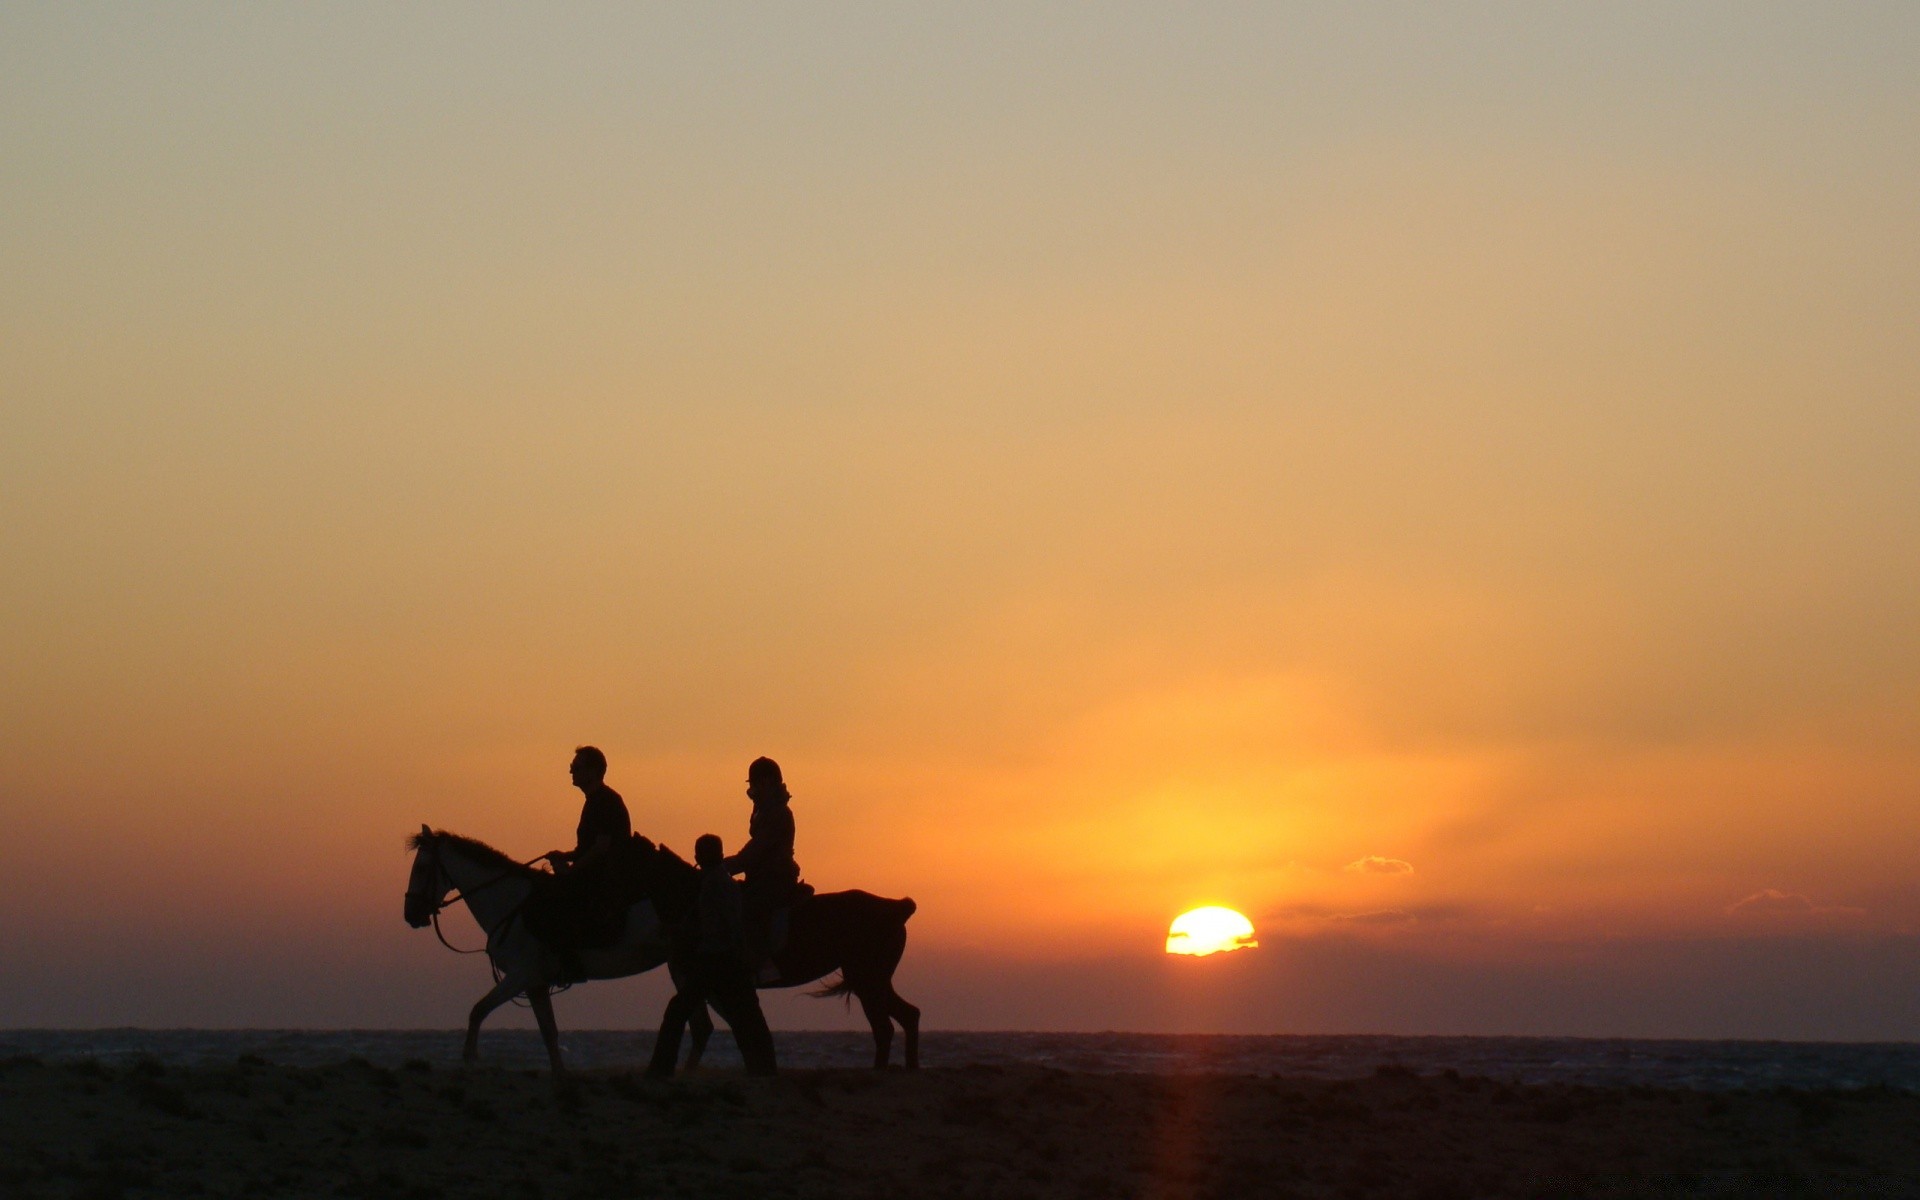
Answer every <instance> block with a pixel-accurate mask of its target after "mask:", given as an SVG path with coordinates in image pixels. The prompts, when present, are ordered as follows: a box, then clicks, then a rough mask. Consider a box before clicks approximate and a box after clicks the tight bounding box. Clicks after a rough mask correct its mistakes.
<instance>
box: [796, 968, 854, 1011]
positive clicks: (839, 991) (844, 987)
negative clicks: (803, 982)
mask: <svg viewBox="0 0 1920 1200" xmlns="http://www.w3.org/2000/svg"><path fill="white" fill-rule="evenodd" d="M807 995H809V996H817V997H819V998H820V999H822V1000H826V999H830V998H831V997H834V996H842V997H845V998H846V1001H847V1003H848V1004H852V1003H853V985H852V984H850V983H848V982H847V976H846V972H844V971H843V972H841V973H840V974H839V975H838V976H837V977H835V979H834V981H833V982H832V983H829V984H827V985H826V986H825V987H818V988H815V989H813V990H812V991H811V992H808V993H807Z"/></svg>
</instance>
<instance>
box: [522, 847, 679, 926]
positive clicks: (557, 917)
mask: <svg viewBox="0 0 1920 1200" xmlns="http://www.w3.org/2000/svg"><path fill="white" fill-rule="evenodd" d="M643 847H644V849H643ZM651 849H652V843H651V842H648V841H647V840H646V839H645V838H640V837H638V836H636V837H635V838H634V839H633V840H632V841H630V842H629V843H628V844H627V845H625V846H618V847H616V848H615V849H614V851H613V853H612V854H610V855H608V856H607V857H606V858H603V859H601V860H600V861H598V862H594V863H589V864H588V865H586V866H584V867H577V868H575V869H574V870H571V871H566V872H562V873H561V874H558V875H553V876H550V877H548V878H545V879H536V880H534V885H533V893H532V895H530V896H528V897H527V907H526V920H527V928H528V929H530V930H532V931H533V935H534V936H535V937H537V938H539V939H540V940H541V941H543V942H548V943H550V944H552V945H555V946H562V947H567V948H573V949H599V948H602V947H606V946H612V945H616V944H617V943H618V942H619V941H620V939H621V938H622V937H624V936H625V935H626V932H627V909H628V908H629V907H631V906H632V905H633V903H634V902H635V901H636V900H638V899H640V895H641V892H640V882H639V880H638V879H637V878H636V874H637V872H638V869H639V861H638V859H639V855H640V854H641V853H644V852H645V851H646V850H651Z"/></svg>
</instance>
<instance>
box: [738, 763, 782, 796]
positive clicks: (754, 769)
mask: <svg viewBox="0 0 1920 1200" xmlns="http://www.w3.org/2000/svg"><path fill="white" fill-rule="evenodd" d="M747 787H748V789H749V790H751V791H756V792H761V791H764V792H773V793H777V794H779V795H782V796H785V795H787V794H788V792H787V783H786V780H784V779H782V778H780V764H779V763H777V762H775V761H773V760H772V759H770V758H756V759H754V760H753V762H751V763H750V764H748V766H747Z"/></svg>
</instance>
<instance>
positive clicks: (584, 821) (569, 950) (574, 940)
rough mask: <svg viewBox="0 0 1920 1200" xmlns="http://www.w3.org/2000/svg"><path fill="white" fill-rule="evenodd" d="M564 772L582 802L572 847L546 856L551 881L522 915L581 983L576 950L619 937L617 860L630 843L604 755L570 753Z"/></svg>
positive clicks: (591, 750) (589, 750) (592, 750)
mask: <svg viewBox="0 0 1920 1200" xmlns="http://www.w3.org/2000/svg"><path fill="white" fill-rule="evenodd" d="M567 771H568V773H569V774H570V775H572V777H573V786H575V787H577V788H579V789H580V791H581V792H582V794H584V795H585V797H586V803H584V804H582V805H581V806H580V824H579V827H578V828H577V829H576V830H575V831H574V842H575V845H574V848H573V849H571V850H555V851H553V852H551V853H549V854H548V855H546V859H547V861H548V862H550V863H552V864H553V870H554V880H553V882H552V883H551V884H549V885H548V886H547V887H546V888H545V889H543V891H544V893H545V894H544V895H542V896H541V897H540V898H539V900H538V902H537V903H534V904H530V905H529V910H528V914H527V916H528V920H529V921H530V922H532V923H533V924H534V925H535V927H536V928H535V932H537V933H538V934H539V935H540V937H541V939H542V940H543V941H545V942H547V943H548V944H549V945H550V946H552V947H553V949H554V950H556V951H557V952H558V953H559V955H560V959H561V963H562V971H563V973H564V974H565V975H566V976H567V977H568V978H570V979H584V978H585V977H586V970H585V969H584V968H583V967H582V966H581V963H580V951H581V949H582V948H584V947H587V946H603V945H607V944H610V943H612V942H615V941H618V940H619V938H620V926H621V922H622V920H623V919H624V915H625V914H624V912H623V909H624V907H625V906H624V905H623V904H622V903H621V901H622V895H621V887H620V878H619V871H618V865H619V864H618V859H619V857H620V854H621V852H622V851H623V850H625V849H626V848H627V846H628V845H629V844H630V843H631V841H632V838H633V821H632V819H631V818H630V817H629V816H628V815H627V803H626V801H624V800H622V799H621V798H620V793H619V792H616V791H614V790H613V789H612V788H610V787H608V786H607V756H606V755H605V754H602V753H601V752H600V750H599V749H598V748H597V747H594V746H581V747H578V748H577V749H575V750H574V752H573V762H572V763H571V764H570V765H569V766H568V767H567Z"/></svg>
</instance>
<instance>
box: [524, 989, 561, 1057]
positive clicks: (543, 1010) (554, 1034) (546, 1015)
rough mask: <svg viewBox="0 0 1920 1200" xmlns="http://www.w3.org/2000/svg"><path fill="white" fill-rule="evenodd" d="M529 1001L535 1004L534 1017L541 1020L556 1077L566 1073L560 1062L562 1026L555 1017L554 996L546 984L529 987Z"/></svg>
mask: <svg viewBox="0 0 1920 1200" xmlns="http://www.w3.org/2000/svg"><path fill="white" fill-rule="evenodd" d="M527 1003H529V1004H531V1005H532V1006H533V1019H534V1020H536V1021H538V1022H540V1040H541V1041H543V1042H545V1043H546V1044H547V1061H548V1062H550V1063H552V1064H553V1077H554V1078H555V1079H558V1078H560V1076H562V1075H564V1074H566V1067H564V1066H563V1065H561V1062H560V1027H559V1026H558V1025H557V1024H555V1023H554V1019H553V997H552V996H551V995H550V994H548V992H547V988H546V985H545V984H541V985H539V986H537V987H530V988H528V989H527Z"/></svg>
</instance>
